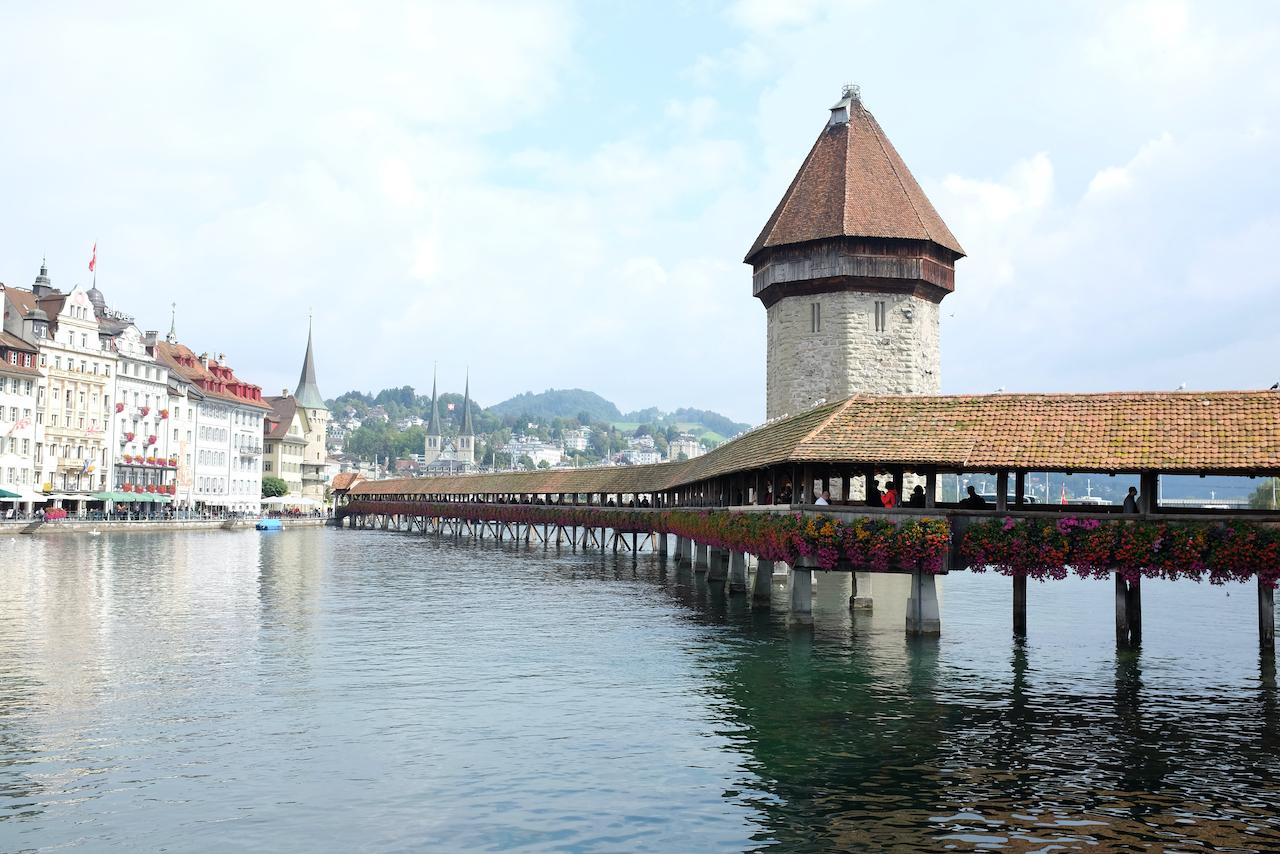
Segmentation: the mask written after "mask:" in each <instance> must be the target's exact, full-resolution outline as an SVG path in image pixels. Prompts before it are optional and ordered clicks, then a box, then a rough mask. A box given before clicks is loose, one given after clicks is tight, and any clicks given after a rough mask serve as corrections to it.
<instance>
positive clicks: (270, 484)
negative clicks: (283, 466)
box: [262, 474, 289, 498]
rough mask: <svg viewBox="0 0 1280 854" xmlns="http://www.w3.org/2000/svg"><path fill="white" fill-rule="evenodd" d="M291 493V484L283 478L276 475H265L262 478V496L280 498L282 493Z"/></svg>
mask: <svg viewBox="0 0 1280 854" xmlns="http://www.w3.org/2000/svg"><path fill="white" fill-rule="evenodd" d="M288 494H289V484H287V483H285V482H284V479H283V478H279V477H276V476H275V475H270V474H268V475H263V478H262V497H263V498H279V497H280V496H282V495H288Z"/></svg>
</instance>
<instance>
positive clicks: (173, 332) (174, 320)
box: [164, 302, 178, 344]
mask: <svg viewBox="0 0 1280 854" xmlns="http://www.w3.org/2000/svg"><path fill="white" fill-rule="evenodd" d="M164 340H166V341H168V342H169V343H170V344H177V343H178V304H177V303H176V302H171V303H169V334H168V335H166V336H164Z"/></svg>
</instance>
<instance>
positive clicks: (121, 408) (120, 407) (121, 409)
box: [116, 403, 124, 412]
mask: <svg viewBox="0 0 1280 854" xmlns="http://www.w3.org/2000/svg"><path fill="white" fill-rule="evenodd" d="M116 412H124V404H123V403H117V404H116Z"/></svg>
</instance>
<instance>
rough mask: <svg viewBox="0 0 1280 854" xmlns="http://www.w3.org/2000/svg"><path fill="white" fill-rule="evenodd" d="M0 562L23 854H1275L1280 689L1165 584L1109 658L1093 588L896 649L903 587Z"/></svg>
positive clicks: (264, 545) (679, 574)
mask: <svg viewBox="0 0 1280 854" xmlns="http://www.w3.org/2000/svg"><path fill="white" fill-rule="evenodd" d="M3 572H4V573H5V576H4V584H3V585H0V644H3V648H4V649H5V650H6V653H7V654H6V655H5V656H4V657H3V659H0V848H3V849H5V850H9V849H16V848H23V847H31V848H38V847H43V846H57V845H64V846H69V847H76V846H79V847H82V848H84V849H86V850H103V849H118V850H136V849H138V848H148V847H154V848H159V847H169V848H179V849H181V848H193V847H200V846H199V845H197V844H195V843H193V841H192V840H196V839H203V838H206V837H204V836H201V835H200V834H202V833H205V832H214V833H215V836H214V837H212V838H213V839H216V843H217V844H216V845H212V847H217V848H223V849H235V848H246V849H247V848H254V847H257V848H262V847H267V848H272V849H276V850H287V849H294V848H296V849H303V848H314V847H315V846H316V845H319V846H321V847H337V848H363V849H366V850H403V849H405V848H427V849H433V850H474V849H481V848H516V847H528V848H532V849H556V850H582V851H587V850H617V849H627V850H654V851H659V850H661V851H672V850H725V851H732V850H745V849H753V850H768V851H796V852H808V851H827V850H832V849H834V848H846V849H852V850H872V849H877V848H903V849H917V850H932V849H937V848H942V847H952V848H957V849H962V850H963V849H974V848H983V847H994V848H1001V849H1005V850H1041V849H1045V848H1052V847H1053V846H1061V847H1066V848H1085V847H1093V848H1094V849H1095V850H1097V849H1099V848H1101V849H1117V848H1125V847H1130V848H1136V847H1149V846H1167V847H1178V848H1181V849H1194V848H1212V847H1219V848H1221V847H1231V848H1233V849H1237V850H1277V849H1280V820H1278V819H1277V807H1278V806H1280V781H1278V780H1277V774H1278V770H1277V769H1280V711H1278V708H1277V706H1278V700H1277V688H1276V678H1275V671H1274V666H1273V664H1270V665H1269V664H1266V663H1264V664H1262V665H1261V666H1260V664H1259V661H1258V657H1257V651H1256V646H1254V645H1253V643H1254V636H1253V635H1252V634H1251V633H1249V632H1245V631H1242V629H1241V625H1242V620H1244V619H1245V618H1248V617H1249V616H1250V614H1249V612H1248V610H1247V609H1246V608H1244V607H1243V605H1245V604H1248V602H1247V601H1245V602H1244V603H1242V602H1241V599H1243V600H1248V599H1250V597H1239V596H1237V597H1235V598H1234V599H1231V598H1226V597H1224V596H1223V595H1222V591H1218V590H1215V589H1211V588H1201V587H1198V586H1194V585H1187V586H1183V587H1177V586H1174V585H1166V586H1160V585H1151V587H1150V589H1149V590H1147V591H1145V592H1146V593H1147V594H1148V596H1147V602H1146V603H1145V604H1146V606H1147V609H1148V613H1147V614H1146V618H1147V619H1146V623H1147V624H1146V626H1145V627H1144V628H1145V637H1144V646H1143V649H1142V651H1141V652H1134V651H1123V652H1117V651H1116V649H1115V645H1114V642H1113V639H1112V637H1111V627H1110V625H1109V619H1110V612H1109V610H1108V609H1107V608H1106V607H1105V606H1106V603H1107V602H1108V599H1109V596H1110V589H1109V586H1107V585H1103V584H1097V585H1090V584H1088V583H1085V582H1080V583H1074V582H1070V583H1064V584H1062V585H1059V586H1053V585H1041V586H1038V587H1034V588H1033V590H1032V596H1031V599H1030V613H1029V617H1030V619H1029V622H1030V637H1029V638H1028V639H1027V640H1026V641H1018V640H1013V639H1011V638H1010V632H1009V626H1008V614H1009V608H1008V596H1009V591H1008V586H1007V582H1006V581H1004V580H1003V579H997V578H982V577H976V578H975V577H965V576H953V577H952V578H950V579H948V582H947V596H948V601H947V603H946V604H945V605H944V612H943V618H944V634H943V636H942V638H940V639H938V638H933V639H927V638H926V639H909V638H907V637H906V636H905V634H904V632H903V622H904V612H903V611H902V610H901V609H900V608H899V607H897V606H895V605H893V604H892V603H893V602H894V601H895V600H894V598H893V597H892V596H891V595H889V594H890V593H891V592H892V590H893V587H892V585H894V584H895V583H902V584H904V585H905V580H904V579H888V578H877V579H876V580H875V584H876V585H877V586H876V595H877V597H878V598H877V605H876V607H875V608H874V609H873V610H871V611H857V612H852V613H851V612H850V610H849V608H848V599H849V594H850V592H851V591H850V589H849V586H848V579H847V578H842V577H839V576H823V575H819V578H818V579H817V585H816V589H815V598H814V620H813V624H812V625H810V626H793V625H790V624H789V623H788V621H787V619H786V614H785V606H786V591H785V586H784V585H783V584H782V583H781V579H776V580H775V583H774V585H773V605H774V607H773V610H771V611H768V610H761V609H753V608H752V607H751V606H750V596H749V595H741V594H738V595H730V594H729V593H728V592H727V590H726V589H725V584H724V582H708V581H707V579H706V576H705V574H703V573H696V574H695V573H692V572H691V571H689V570H688V569H681V568H678V567H676V566H675V565H674V564H663V563H662V562H660V561H657V560H656V559H654V558H652V557H650V556H641V557H640V558H639V559H638V560H636V559H634V558H633V557H632V556H631V555H627V554H623V555H619V556H614V555H612V554H609V555H600V554H597V553H587V554H582V553H572V552H569V551H559V552H557V550H556V549H555V548H554V547H552V548H551V549H544V548H542V547H541V546H540V545H537V544H535V545H533V546H531V547H530V546H524V545H513V544H511V543H504V544H501V545H499V544H493V543H486V544H484V545H481V546H472V545H467V544H462V543H455V542H453V541H450V540H447V539H446V540H444V541H437V540H436V539H435V538H434V537H422V536H421V535H390V534H383V533H376V532H358V531H341V532H337V531H319V530H317V531H307V532H286V533H285V534H283V535H262V536H260V535H257V534H245V535H240V534H222V533H219V534H193V535H189V536H178V537H145V536H136V535H135V536H115V535H104V536H103V537H101V538H95V539H94V540H88V539H79V538H52V537H50V538H46V539H45V540H43V541H37V540H34V539H28V540H24V541H21V543H20V545H18V546H16V547H15V550H11V551H10V552H9V553H8V554H6V555H5V560H4V566H3ZM904 591H905V588H904ZM903 598H904V599H905V596H904V597H903ZM1243 625H1245V626H1248V625H1251V623H1249V622H1247V621H1245V622H1243ZM333 804H342V805H343V806H342V808H341V809H334V808H332V805H333ZM211 828H213V829H215V830H213V831H210V829H211Z"/></svg>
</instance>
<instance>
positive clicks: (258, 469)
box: [155, 328, 271, 513]
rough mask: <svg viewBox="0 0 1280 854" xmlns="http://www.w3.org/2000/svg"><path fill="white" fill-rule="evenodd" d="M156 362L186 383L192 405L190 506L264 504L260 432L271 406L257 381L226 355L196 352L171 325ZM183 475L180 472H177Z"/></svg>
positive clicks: (243, 508) (246, 509) (247, 509)
mask: <svg viewBox="0 0 1280 854" xmlns="http://www.w3.org/2000/svg"><path fill="white" fill-rule="evenodd" d="M155 356H156V360H157V362H159V363H161V364H163V365H164V366H166V367H167V368H168V369H169V371H170V373H171V374H176V375H177V376H178V377H179V378H180V379H182V380H184V381H185V382H186V383H187V384H188V385H189V386H190V389H189V390H188V392H187V393H188V395H189V397H188V400H189V401H190V402H191V406H192V407H193V408H194V417H193V418H192V419H191V424H192V425H193V429H192V433H193V436H194V440H193V447H192V450H191V457H192V465H191V473H190V477H191V481H192V483H191V487H190V492H189V495H190V499H189V500H190V506H191V507H193V508H194V509H206V508H207V509H221V510H228V511H234V512H243V513H256V512H258V511H259V510H260V509H261V507H262V450H263V448H262V437H263V422H264V420H265V416H266V414H267V413H268V412H270V411H271V407H270V406H269V405H268V404H267V403H266V401H264V400H263V398H262V389H261V387H260V386H257V385H254V384H253V383H249V382H247V381H245V380H243V379H241V378H239V377H237V376H236V374H235V371H233V370H232V369H231V367H230V366H228V365H227V364H226V357H225V356H224V355H223V354H218V356H217V357H216V358H214V357H211V356H210V355H209V354H208V353H201V354H200V355H198V356H197V355H196V354H195V353H194V352H193V351H192V350H191V349H190V348H189V347H187V346H186V345H184V344H182V343H180V342H179V341H178V338H177V335H176V334H175V332H174V330H173V329H172V328H171V329H170V331H169V335H168V336H167V337H166V339H165V340H164V341H158V342H157V343H156V346H155ZM179 475H180V477H179V479H180V480H181V471H180V472H179Z"/></svg>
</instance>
